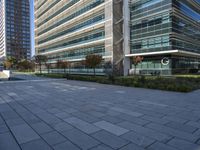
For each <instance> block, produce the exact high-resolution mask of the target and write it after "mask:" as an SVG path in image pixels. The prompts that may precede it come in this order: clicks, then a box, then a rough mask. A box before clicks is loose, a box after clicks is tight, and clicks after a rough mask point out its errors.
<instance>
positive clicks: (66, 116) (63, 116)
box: [55, 112, 71, 119]
mask: <svg viewBox="0 0 200 150" xmlns="http://www.w3.org/2000/svg"><path fill="white" fill-rule="evenodd" d="M55 116H56V117H58V118H60V119H66V118H69V117H71V115H69V114H68V113H66V112H61V113H56V114H55Z"/></svg>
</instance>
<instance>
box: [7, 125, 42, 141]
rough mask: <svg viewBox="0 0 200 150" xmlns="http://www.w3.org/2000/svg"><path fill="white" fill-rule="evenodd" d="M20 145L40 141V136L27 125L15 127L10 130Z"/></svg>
mask: <svg viewBox="0 0 200 150" xmlns="http://www.w3.org/2000/svg"><path fill="white" fill-rule="evenodd" d="M10 129H11V131H12V133H13V134H14V136H15V138H16V139H17V141H18V143H19V144H22V143H26V142H29V141H32V140H36V139H39V138H40V137H39V136H38V134H37V133H36V132H35V131H34V130H33V129H32V128H31V127H29V126H28V125H27V124H22V125H18V126H13V127H11V128H10Z"/></svg>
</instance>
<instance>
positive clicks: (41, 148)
mask: <svg viewBox="0 0 200 150" xmlns="http://www.w3.org/2000/svg"><path fill="white" fill-rule="evenodd" d="M21 147H22V150H52V148H51V147H50V146H49V145H48V144H47V143H45V142H44V141H43V140H42V139H39V140H33V141H30V142H28V143H25V144H22V145H21Z"/></svg>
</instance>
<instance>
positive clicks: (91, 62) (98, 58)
mask: <svg viewBox="0 0 200 150" xmlns="http://www.w3.org/2000/svg"><path fill="white" fill-rule="evenodd" d="M101 62H102V55H95V54H91V55H87V56H86V58H85V65H86V66H87V67H89V68H92V69H93V71H94V76H96V70H95V69H96V67H97V66H98V65H100V64H101Z"/></svg>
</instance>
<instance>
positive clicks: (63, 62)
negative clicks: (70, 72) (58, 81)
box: [61, 60, 69, 73]
mask: <svg viewBox="0 0 200 150" xmlns="http://www.w3.org/2000/svg"><path fill="white" fill-rule="evenodd" d="M61 68H63V69H64V73H66V68H69V62H68V61H66V60H65V61H61Z"/></svg>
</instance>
